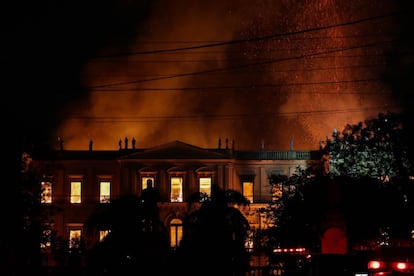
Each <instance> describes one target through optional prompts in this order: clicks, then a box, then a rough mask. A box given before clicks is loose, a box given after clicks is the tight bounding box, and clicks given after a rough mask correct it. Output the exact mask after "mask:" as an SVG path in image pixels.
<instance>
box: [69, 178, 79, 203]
mask: <svg viewBox="0 0 414 276" xmlns="http://www.w3.org/2000/svg"><path fill="white" fill-rule="evenodd" d="M81 191H82V182H80V181H71V182H70V203H81V202H82V201H81Z"/></svg>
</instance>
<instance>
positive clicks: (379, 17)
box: [95, 12, 400, 58]
mask: <svg viewBox="0 0 414 276" xmlns="http://www.w3.org/2000/svg"><path fill="white" fill-rule="evenodd" d="M397 15H400V12H392V13H388V14H384V15H379V16H372V17H367V18H362V19H358V20H354V21H348V22H344V23H338V24H333V25H327V26H322V27H314V28H309V29H304V30H299V31H293V32H285V33H277V34H271V35H265V36H257V37H251V38H244V39H232V40H227V41H223V42H216V43H208V44H202V45H196V46H190V47H180V48H172V49H158V50H149V51H138V52H127V53H117V54H111V55H104V56H95V58H108V57H119V56H131V55H148V54H159V53H167V52H179V51H188V50H195V49H202V48H212V47H220V46H225V45H231V44H240V43H246V42H253V41H262V40H271V39H275V38H278V37H284V36H292V35H298V34H304V33H309V32H315V31H321V30H327V29H332V28H338V27H344V26H350V25H355V24H361V23H364V22H369V21H376V20H380V19H384V18H388V17H394V16H397Z"/></svg>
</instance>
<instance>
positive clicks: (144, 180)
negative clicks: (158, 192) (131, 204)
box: [141, 176, 155, 190]
mask: <svg viewBox="0 0 414 276" xmlns="http://www.w3.org/2000/svg"><path fill="white" fill-rule="evenodd" d="M149 183H151V185H152V187H155V186H154V183H155V178H154V177H152V176H143V177H142V178H141V185H142V190H145V189H146V188H148V185H149Z"/></svg>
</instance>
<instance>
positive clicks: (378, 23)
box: [52, 0, 401, 150]
mask: <svg viewBox="0 0 414 276" xmlns="http://www.w3.org/2000/svg"><path fill="white" fill-rule="evenodd" d="M394 3H395V2H393V1H386V0H384V1H368V0H367V1H364V0H360V1H356V0H355V1H333V0H323V1H313V0H303V1H266V0H260V1H254V4H253V2H252V1H247V0H246V1H239V0H237V1H236V0H232V1H219V0H214V1H201V0H197V1H155V2H154V3H153V4H152V5H148V6H147V7H146V9H147V10H146V12H145V14H146V17H145V20H144V19H143V20H142V22H141V23H140V25H139V26H137V30H136V31H135V32H131V35H130V36H129V37H128V44H127V45H126V44H125V43H124V42H125V41H124V40H113V41H108V42H106V46H103V47H100V50H99V52H98V53H97V57H96V58H93V59H90V60H88V62H87V63H85V65H84V67H83V71H82V81H83V85H84V87H87V94H85V97H82V98H80V99H79V100H77V101H76V102H72V103H70V104H69V105H68V106H65V108H64V111H63V110H62V112H64V117H65V120H63V121H62V122H61V124H60V125H59V127H58V128H57V129H56V131H55V132H54V133H52V136H53V137H58V136H59V137H63V139H64V140H65V146H66V148H68V149H87V147H88V142H89V140H90V139H92V140H93V141H94V148H95V149H116V148H117V147H118V140H119V139H124V137H128V138H129V139H130V140H131V139H132V137H134V138H135V139H136V140H137V147H152V146H155V145H157V144H162V143H166V142H170V141H172V140H181V141H184V142H187V143H190V144H194V145H196V146H200V147H216V146H217V141H218V139H219V138H221V139H222V140H224V139H226V138H228V139H229V140H230V141H232V140H234V141H235V146H236V148H237V149H253V150H255V149H259V148H260V147H261V146H262V145H263V144H264V147H265V148H266V149H280V150H286V149H289V145H290V140H291V139H293V141H294V148H295V149H297V150H301V149H304V150H309V149H316V148H318V145H319V141H320V140H323V139H325V138H326V137H327V136H330V135H331V133H332V130H333V129H338V130H341V129H342V128H343V127H344V126H345V124H347V123H357V122H359V121H363V120H366V119H369V118H371V117H375V116H377V114H378V113H380V112H387V111H400V110H401V106H399V104H398V102H397V101H396V100H395V98H394V95H393V91H392V89H391V87H390V86H389V85H388V84H387V83H386V81H385V80H384V75H385V74H386V72H387V70H389V68H388V66H389V63H388V62H387V59H386V54H387V53H388V52H390V51H392V49H393V47H394V44H393V40H395V39H396V38H397V36H398V32H397V31H396V29H397V28H398V25H397V23H398V21H397V20H396V17H395V16H394V15H392V14H390V13H391V12H392V11H393V10H396V9H397V8H398V7H397V6H396V4H394ZM120 16H122V15H120ZM127 16H131V17H133V16H134V15H133V14H130V13H129V14H128V15H127ZM217 44H219V45H217ZM200 45H205V47H204V46H203V47H198V46H200ZM191 47H193V48H191ZM166 50H170V51H166ZM126 52H127V53H129V54H123V53H126Z"/></svg>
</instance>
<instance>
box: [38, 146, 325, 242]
mask: <svg viewBox="0 0 414 276" xmlns="http://www.w3.org/2000/svg"><path fill="white" fill-rule="evenodd" d="M316 156H317V152H316V151H315V152H314V151H294V150H288V151H265V150H259V151H236V150H235V149H234V148H229V147H228V146H227V145H226V146H225V147H224V148H221V147H220V145H219V147H217V148H214V149H212V148H209V149H205V148H200V147H197V146H194V145H190V144H187V143H184V142H181V141H173V142H170V143H166V144H163V145H159V146H155V147H152V148H145V149H144V148H135V145H134V146H133V147H132V148H127V147H124V148H121V146H120V148H119V150H114V151H96V150H93V149H92V147H90V148H89V150H85V151H70V150H64V149H63V148H62V149H59V150H56V151H51V152H48V153H43V154H39V155H38V156H33V163H34V164H35V165H36V166H37V167H39V168H42V170H43V173H42V174H43V178H42V180H41V181H40V182H41V183H40V184H39V185H41V189H42V196H41V203H42V204H45V205H50V206H54V207H55V208H56V209H58V210H59V211H58V212H55V213H53V214H51V219H50V220H49V221H50V223H51V225H50V229H53V232H54V233H55V235H56V236H58V237H59V238H60V239H61V240H63V241H67V242H68V246H69V248H71V247H75V246H76V242H74V241H78V240H83V241H85V244H86V246H92V245H93V244H95V243H96V242H97V241H99V240H100V239H102V238H103V237H104V236H105V231H106V230H104V229H102V232H99V233H94V234H91V233H87V231H85V223H86V221H87V220H88V218H89V217H90V216H91V215H92V214H93V213H94V212H96V210H97V208H99V206H104V205H105V204H108V203H110V202H111V201H112V200H114V199H116V198H120V197H121V196H123V195H136V196H138V197H140V196H141V195H142V193H143V191H144V190H145V189H146V188H148V185H153V187H155V188H157V190H158V191H159V194H160V200H159V202H158V207H159V215H160V219H161V221H162V222H163V223H164V225H165V227H166V228H167V229H168V230H169V231H168V232H169V233H170V245H171V247H174V246H178V244H179V241H180V238H181V234H182V222H183V220H184V218H185V217H186V216H187V215H188V214H189V213H190V212H191V211H192V210H191V209H190V208H191V207H190V205H189V204H187V202H186V201H187V198H188V197H189V196H191V195H192V194H194V193H198V192H202V193H205V194H207V195H210V194H211V189H212V186H213V185H218V186H219V187H220V188H221V189H224V190H235V191H238V192H240V193H242V194H243V195H244V196H245V197H246V198H247V199H248V200H249V201H250V205H249V206H247V207H245V208H242V209H241V211H242V213H243V214H244V215H245V216H246V218H247V219H248V221H249V223H250V227H251V228H263V227H264V225H263V224H262V218H261V216H260V214H259V213H258V212H256V210H257V209H258V208H262V207H265V206H267V204H268V203H269V202H271V200H272V194H271V185H270V181H269V179H270V178H271V177H272V175H286V176H290V175H292V174H293V173H294V172H295V171H296V169H297V167H302V168H303V167H305V166H306V165H307V162H309V161H311V160H315V157H316ZM50 233H51V232H45V236H47V235H50ZM41 246H42V247H44V248H46V249H47V247H48V246H50V243H48V238H47V237H45V239H44V244H42V245H41Z"/></svg>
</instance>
